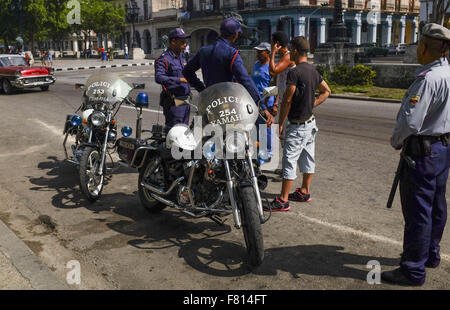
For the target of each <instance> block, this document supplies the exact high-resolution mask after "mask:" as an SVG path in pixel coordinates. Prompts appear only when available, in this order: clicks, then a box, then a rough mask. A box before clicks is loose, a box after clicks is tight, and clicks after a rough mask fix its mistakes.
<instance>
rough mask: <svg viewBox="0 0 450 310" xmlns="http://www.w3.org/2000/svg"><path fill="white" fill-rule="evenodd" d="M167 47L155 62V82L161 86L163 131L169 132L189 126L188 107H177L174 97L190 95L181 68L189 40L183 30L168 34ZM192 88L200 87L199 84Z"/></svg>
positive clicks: (184, 61) (183, 64) (175, 30)
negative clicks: (172, 129)
mask: <svg viewBox="0 0 450 310" xmlns="http://www.w3.org/2000/svg"><path fill="white" fill-rule="evenodd" d="M168 37H169V46H168V48H167V50H166V51H165V52H164V53H162V54H161V56H160V57H159V58H158V59H157V60H156V61H155V81H156V83H158V84H161V85H162V88H163V90H162V92H161V95H160V105H161V106H162V107H163V112H164V116H165V118H166V123H165V128H164V131H165V132H166V133H167V132H169V130H170V129H171V128H172V127H173V126H175V125H176V124H179V123H184V124H186V125H187V124H189V116H190V106H189V105H184V106H180V107H177V106H175V104H174V101H173V98H174V97H181V96H187V95H189V94H190V93H191V88H190V86H189V83H188V81H187V80H186V79H185V78H184V77H183V73H182V71H183V68H184V66H185V65H186V60H185V55H184V49H185V48H186V45H187V43H186V39H188V38H190V35H187V34H186V33H185V32H184V31H183V29H181V28H176V29H174V30H172V31H171V32H170V33H169V36H168ZM193 86H194V87H202V86H203V85H202V84H201V82H200V86H199V84H198V83H197V84H195V85H193Z"/></svg>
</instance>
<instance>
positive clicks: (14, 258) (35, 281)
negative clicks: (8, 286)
mask: <svg viewBox="0 0 450 310" xmlns="http://www.w3.org/2000/svg"><path fill="white" fill-rule="evenodd" d="M0 251H1V252H3V253H4V254H6V256H7V257H8V258H9V260H10V261H11V264H12V265H13V268H15V269H16V270H17V271H18V272H19V273H20V275H21V276H22V277H23V278H24V279H26V280H27V281H29V283H30V285H31V287H32V288H33V289H35V290H68V289H69V287H68V286H67V285H66V284H65V283H64V282H63V281H61V280H60V279H59V278H58V277H57V276H56V274H55V273H54V272H53V271H51V270H50V269H49V268H48V267H47V266H46V265H45V264H44V263H43V262H42V261H41V260H40V259H39V258H38V257H37V256H36V255H35V254H34V253H33V251H31V249H30V248H29V247H28V246H27V245H26V244H25V243H24V242H23V241H22V240H21V239H19V238H18V237H17V236H16V235H15V234H14V233H13V232H12V231H11V230H10V229H9V228H8V226H6V225H5V224H4V223H3V222H2V221H1V220H0Z"/></svg>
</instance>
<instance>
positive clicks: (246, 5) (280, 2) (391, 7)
mask: <svg viewBox="0 0 450 310" xmlns="http://www.w3.org/2000/svg"><path fill="white" fill-rule="evenodd" d="M374 2H375V3H376V5H378V6H377V8H378V9H381V10H383V11H390V12H394V11H397V12H408V11H409V12H414V13H418V12H419V11H420V0H414V9H413V8H412V5H410V3H409V2H410V0H378V1H377V0H371V1H368V0H342V7H343V8H344V9H346V8H353V9H358V10H365V9H371V8H369V7H368V4H369V3H372V4H374ZM228 3H230V4H227V5H223V6H222V7H220V8H215V9H214V8H213V6H212V5H209V6H207V7H202V8H200V9H197V10H194V11H191V12H190V14H191V17H200V16H208V15H215V14H217V13H220V12H222V11H224V10H225V11H227V10H233V11H234V10H236V9H237V10H238V11H253V10H264V9H271V8H280V7H286V6H310V5H311V6H318V5H321V4H322V3H327V4H330V7H333V6H334V0H237V1H233V2H231V1H230V2H228Z"/></svg>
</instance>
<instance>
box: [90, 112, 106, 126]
mask: <svg viewBox="0 0 450 310" xmlns="http://www.w3.org/2000/svg"><path fill="white" fill-rule="evenodd" d="M91 123H92V125H94V126H95V127H100V126H103V125H105V123H106V117H105V114H103V113H102V112H94V113H92V114H91Z"/></svg>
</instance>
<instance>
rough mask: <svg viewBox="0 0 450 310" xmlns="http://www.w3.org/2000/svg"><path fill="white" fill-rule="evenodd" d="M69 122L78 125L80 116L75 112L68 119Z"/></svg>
mask: <svg viewBox="0 0 450 310" xmlns="http://www.w3.org/2000/svg"><path fill="white" fill-rule="evenodd" d="M70 122H71V123H72V125H73V126H79V125H80V124H81V117H80V116H78V115H76V114H75V115H74V116H72V118H71V119H70Z"/></svg>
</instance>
